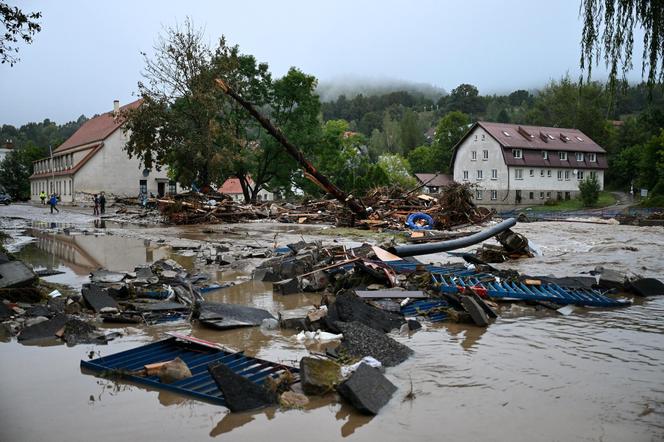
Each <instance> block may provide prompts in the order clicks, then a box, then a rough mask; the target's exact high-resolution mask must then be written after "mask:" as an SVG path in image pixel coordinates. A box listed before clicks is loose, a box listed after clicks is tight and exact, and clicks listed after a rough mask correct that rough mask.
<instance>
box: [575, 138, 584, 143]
mask: <svg viewBox="0 0 664 442" xmlns="http://www.w3.org/2000/svg"><path fill="white" fill-rule="evenodd" d="M574 138H576V139H577V140H579V141H581V142H583V138H581V137H574Z"/></svg>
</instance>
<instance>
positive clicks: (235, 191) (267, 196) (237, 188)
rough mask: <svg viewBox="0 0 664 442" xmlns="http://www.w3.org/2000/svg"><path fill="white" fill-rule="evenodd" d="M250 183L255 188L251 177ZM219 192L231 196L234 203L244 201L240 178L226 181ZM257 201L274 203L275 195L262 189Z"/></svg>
mask: <svg viewBox="0 0 664 442" xmlns="http://www.w3.org/2000/svg"><path fill="white" fill-rule="evenodd" d="M248 181H249V185H250V186H252V187H253V186H254V180H252V179H251V177H249V180H248ZM217 192H219V193H223V194H224V195H228V196H230V197H231V198H233V201H239V202H243V201H244V193H242V185H241V184H240V180H239V179H238V178H228V179H227V180H226V181H224V184H222V185H221V187H220V188H219V189H217ZM256 200H257V201H272V200H274V194H273V193H272V192H270V191H269V190H265V189H261V190H259V191H258V195H256Z"/></svg>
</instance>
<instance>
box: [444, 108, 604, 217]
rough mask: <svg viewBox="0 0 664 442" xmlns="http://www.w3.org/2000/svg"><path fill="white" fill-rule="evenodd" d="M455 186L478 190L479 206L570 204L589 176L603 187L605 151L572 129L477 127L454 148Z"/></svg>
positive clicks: (481, 124)
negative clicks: (470, 185) (468, 185)
mask: <svg viewBox="0 0 664 442" xmlns="http://www.w3.org/2000/svg"><path fill="white" fill-rule="evenodd" d="M452 163H453V170H454V181H457V182H459V183H474V184H476V185H477V189H476V191H475V200H476V203H477V204H478V205H482V206H493V207H495V206H514V205H533V204H543V203H544V202H546V201H547V200H549V199H558V200H562V199H570V198H574V197H575V196H577V195H578V193H579V183H580V182H581V181H583V180H584V179H585V178H587V177H591V176H594V177H596V178H597V181H598V182H599V184H600V187H601V188H602V189H603V188H604V172H605V171H606V169H607V168H608V165H607V158H606V151H605V150H604V149H602V147H601V146H599V145H598V144H597V143H595V142H594V141H593V140H591V139H590V138H589V137H588V136H586V135H585V134H584V133H583V132H581V131H580V130H577V129H563V128H558V127H539V126H524V125H518V124H503V123H487V122H483V121H480V122H477V123H475V124H474V125H473V126H472V127H471V128H470V130H468V132H467V133H466V134H465V135H464V136H463V137H462V138H461V140H460V141H459V142H458V143H457V144H456V146H455V147H454V152H453V157H452Z"/></svg>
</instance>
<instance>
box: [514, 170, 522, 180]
mask: <svg viewBox="0 0 664 442" xmlns="http://www.w3.org/2000/svg"><path fill="white" fill-rule="evenodd" d="M514 179H516V180H522V179H523V169H514Z"/></svg>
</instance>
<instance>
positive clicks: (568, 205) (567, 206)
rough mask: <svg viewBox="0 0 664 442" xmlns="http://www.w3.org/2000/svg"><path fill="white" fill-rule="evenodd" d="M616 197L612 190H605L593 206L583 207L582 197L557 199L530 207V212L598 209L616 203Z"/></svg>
mask: <svg viewBox="0 0 664 442" xmlns="http://www.w3.org/2000/svg"><path fill="white" fill-rule="evenodd" d="M615 202H616V198H615V197H614V196H613V194H611V192H607V191H603V192H600V193H599V200H598V201H597V204H595V205H594V206H592V207H583V202H582V201H581V198H575V199H571V200H567V201H565V200H563V201H557V202H556V204H554V205H544V204H543V205H537V206H531V207H528V209H530V210H529V211H530V212H571V211H575V210H584V209H598V208H602V207H607V206H610V205H612V204H615Z"/></svg>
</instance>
